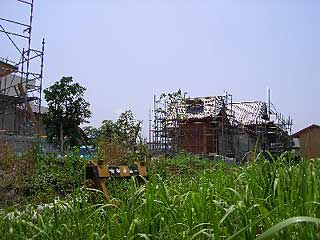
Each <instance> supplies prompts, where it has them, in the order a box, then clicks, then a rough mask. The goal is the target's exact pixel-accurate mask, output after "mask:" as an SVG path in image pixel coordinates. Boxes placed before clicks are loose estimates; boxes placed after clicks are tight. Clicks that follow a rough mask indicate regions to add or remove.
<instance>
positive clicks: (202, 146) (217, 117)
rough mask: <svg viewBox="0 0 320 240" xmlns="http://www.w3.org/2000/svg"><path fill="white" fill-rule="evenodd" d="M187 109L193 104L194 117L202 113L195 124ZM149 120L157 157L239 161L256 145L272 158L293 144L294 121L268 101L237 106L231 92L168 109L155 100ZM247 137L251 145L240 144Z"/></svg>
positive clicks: (185, 99) (183, 98) (184, 101)
mask: <svg viewBox="0 0 320 240" xmlns="http://www.w3.org/2000/svg"><path fill="white" fill-rule="evenodd" d="M269 95H270V93H269ZM205 99H209V100H208V101H209V103H208V102H207V103H206V104H207V105H209V107H208V108H207V109H204V107H203V105H202V108H201V104H198V103H197V102H201V101H205ZM213 100H214V101H213ZM210 101H212V103H211V102H210ZM189 103H191V105H192V104H193V110H194V111H195V113H196V114H195V115H197V111H198V113H199V114H198V116H197V118H194V117H192V114H188V113H187V111H188V110H187V109H190V106H189V105H190V104H189ZM191 109H192V108H191ZM208 109H209V112H208ZM193 110H192V111H193ZM203 112H206V113H205V114H203ZM152 115H153V119H151V116H152ZM149 117H150V119H149V144H150V149H151V150H152V151H153V152H154V153H160V154H174V153H177V152H181V151H187V152H191V153H196V154H198V155H207V156H210V155H220V156H224V157H229V158H236V159H238V160H241V159H242V158H243V157H244V156H245V155H246V153H247V152H249V151H252V150H253V149H254V148H255V145H256V143H257V142H258V149H257V150H264V151H265V150H267V151H270V152H271V153H272V154H277V153H279V152H282V151H283V150H286V147H287V146H286V143H285V141H286V140H288V139H289V136H290V135H291V127H292V119H291V118H290V117H289V118H285V117H284V115H282V114H281V113H278V112H277V110H276V108H275V107H274V105H273V104H272V103H271V101H270V96H269V99H268V102H262V101H254V102H240V103H236V102H233V97H232V95H231V94H229V93H228V92H225V95H221V96H215V97H202V98H199V97H198V98H190V97H186V95H184V96H181V97H180V98H179V99H177V100H176V101H174V102H172V101H171V102H170V103H168V102H166V99H162V98H161V96H160V97H158V98H157V96H156V95H154V99H153V110H150V114H149ZM211 136H212V137H211ZM243 137H244V138H245V139H246V140H247V143H244V142H243V139H242V140H241V138H243ZM184 138H186V140H184ZM190 139H192V141H191V142H190ZM188 141H189V142H188ZM197 141H198V142H197ZM241 144H242V145H243V144H246V149H245V150H241V146H240V145H241ZM212 145H215V146H212Z"/></svg>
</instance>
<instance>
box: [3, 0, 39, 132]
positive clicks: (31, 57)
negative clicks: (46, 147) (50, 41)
mask: <svg viewBox="0 0 320 240" xmlns="http://www.w3.org/2000/svg"><path fill="white" fill-rule="evenodd" d="M15 4H16V5H19V6H17V7H21V5H23V6H24V7H26V8H28V12H29V17H28V22H20V21H16V20H13V19H8V18H2V17H0V33H2V34H3V36H4V37H5V38H6V39H7V40H8V47H9V46H12V47H13V48H14V49H15V50H16V55H17V57H16V59H8V58H1V57H0V62H1V63H2V64H7V65H11V66H13V67H14V68H15V71H14V72H7V74H5V75H3V76H1V77H0V130H1V131H2V132H12V133H14V134H19V135H34V134H37V135H43V130H42V129H41V128H40V127H39V125H38V123H39V118H40V114H41V97H42V96H41V94H42V84H43V61H44V45H45V42H44V39H43V40H42V47H41V50H37V49H34V48H32V44H31V43H32V41H31V40H32V21H33V10H34V0H16V3H15ZM12 55H14V54H12Z"/></svg>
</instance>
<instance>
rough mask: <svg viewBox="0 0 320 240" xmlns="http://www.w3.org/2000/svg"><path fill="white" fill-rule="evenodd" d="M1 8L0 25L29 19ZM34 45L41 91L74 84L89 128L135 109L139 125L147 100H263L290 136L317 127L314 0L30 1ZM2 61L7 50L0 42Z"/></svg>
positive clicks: (10, 5)
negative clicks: (40, 52) (39, 52)
mask: <svg viewBox="0 0 320 240" xmlns="http://www.w3.org/2000/svg"><path fill="white" fill-rule="evenodd" d="M27 16H28V13H27V10H26V8H24V7H23V6H22V5H21V4H19V3H17V2H16V1H14V0H1V4H0V17H9V18H14V19H21V20H23V19H26V18H27ZM33 27H34V29H33V45H34V46H35V47H40V43H41V38H42V36H44V37H45V39H46V53H45V54H46V56H45V82H44V85H45V87H47V86H49V85H51V84H52V83H54V82H55V81H57V80H59V79H60V78H61V77H62V76H73V77H74V80H76V81H78V82H80V83H81V84H82V85H84V86H85V87H86V88H87V93H86V96H87V99H88V101H89V102H90V103H91V109H92V112H93V116H92V119H91V124H92V125H95V126H99V125H100V123H101V121H102V120H104V119H115V118H116V117H117V116H118V113H119V112H120V111H122V110H126V109H132V110H133V112H134V114H135V115H136V117H137V118H138V119H142V120H144V122H145V130H144V133H146V132H147V126H148V111H149V109H150V108H151V106H152V100H153V94H161V93H162V92H172V91H175V90H177V89H178V88H181V89H182V90H183V91H186V92H188V93H189V95H190V96H211V95H221V94H223V93H224V90H227V91H228V92H230V93H231V94H232V95H233V98H234V100H235V101H245V100H246V101H251V100H265V99H266V89H267V87H270V88H271V93H272V102H273V103H274V104H275V106H276V107H277V109H278V111H280V112H282V113H283V114H285V115H287V116H288V115H290V116H291V117H292V118H293V119H294V130H298V129H301V128H303V127H305V126H307V125H309V124H312V123H317V124H319V123H320V107H319V104H320V1H318V0H314V1H312V0H233V1H232V0H211V1H205V0H201V1H200V0H194V1H187V0H181V1H178V0H158V1H157V0H152V1H150V0H141V1H138V0H136V1H133V0H131V1H121V0H114V1H111V0H109V1H106V0H91V1H88V0H68V1H63V0H55V1H45V0H42V1H40V0H35V17H34V25H33ZM0 46H1V48H0V56H4V57H11V56H13V55H12V52H14V49H13V48H11V46H10V43H9V42H7V41H6V39H4V38H0Z"/></svg>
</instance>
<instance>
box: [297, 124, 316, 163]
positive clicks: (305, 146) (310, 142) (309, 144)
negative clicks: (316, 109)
mask: <svg viewBox="0 0 320 240" xmlns="http://www.w3.org/2000/svg"><path fill="white" fill-rule="evenodd" d="M292 137H293V138H296V139H299V143H300V154H301V156H302V157H304V158H306V159H311V158H320V126H318V125H316V124H313V125H310V126H308V127H306V128H304V129H302V130H300V131H298V132H296V133H295V134H293V135H292Z"/></svg>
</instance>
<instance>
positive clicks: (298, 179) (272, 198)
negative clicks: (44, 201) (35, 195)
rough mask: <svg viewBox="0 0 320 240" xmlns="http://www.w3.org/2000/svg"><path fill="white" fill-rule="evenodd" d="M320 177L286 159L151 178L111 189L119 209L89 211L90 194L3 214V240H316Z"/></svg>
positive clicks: (313, 167) (313, 168)
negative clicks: (269, 239) (270, 239)
mask: <svg viewBox="0 0 320 240" xmlns="http://www.w3.org/2000/svg"><path fill="white" fill-rule="evenodd" d="M180 160H181V159H180ZM180 160H179V161H177V162H179V163H180V162H181V161H180ZM190 161H192V160H190ZM173 162H174V161H173ZM169 163H170V166H172V165H173V163H172V160H171V162H170V161H169ZM178 165H179V164H178ZM191 165H192V164H191ZM170 166H169V168H168V169H170ZM184 166H185V163H184ZM319 169H320V163H319V162H318V161H305V160H301V161H300V162H299V163H295V162H294V161H293V160H292V156H291V155H290V154H289V155H288V154H286V155H283V156H280V157H279V158H278V159H273V160H271V161H267V160H265V159H264V158H262V157H260V156H258V157H257V159H256V160H255V161H254V162H252V163H250V164H248V165H242V166H238V165H227V164H224V163H221V162H219V163H212V164H206V165H205V168H199V169H198V170H197V171H194V172H190V171H187V172H185V173H180V174H177V173H176V172H174V173H171V174H170V173H168V174H166V175H160V174H153V175H151V176H150V178H149V180H148V181H147V180H145V184H138V183H137V182H136V181H135V180H134V179H132V180H130V181H121V182H117V181H112V182H108V188H109V189H110V191H111V192H112V194H113V197H114V198H115V199H114V201H113V203H114V202H118V204H110V203H99V204H94V203H93V201H92V200H91V201H89V199H92V198H91V197H90V194H91V195H92V193H90V192H89V191H87V190H85V189H79V190H78V191H77V192H75V193H73V194H72V195H71V196H70V197H69V199H64V200H63V201H62V200H56V201H55V202H53V204H52V205H51V206H49V207H45V208H44V209H43V210H42V211H39V210H38V211H37V210H36V208H35V207H33V206H26V207H25V208H23V209H20V211H14V212H8V211H6V210H2V211H1V212H0V232H1V234H0V238H2V239H29V238H32V239H179V240H181V239H256V238H258V239H266V238H272V239H320V234H319V233H320V228H319V226H320V225H319V222H320V211H319V207H320V189H319V187H320V186H319V184H320V170H319ZM98 194H99V193H98Z"/></svg>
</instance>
